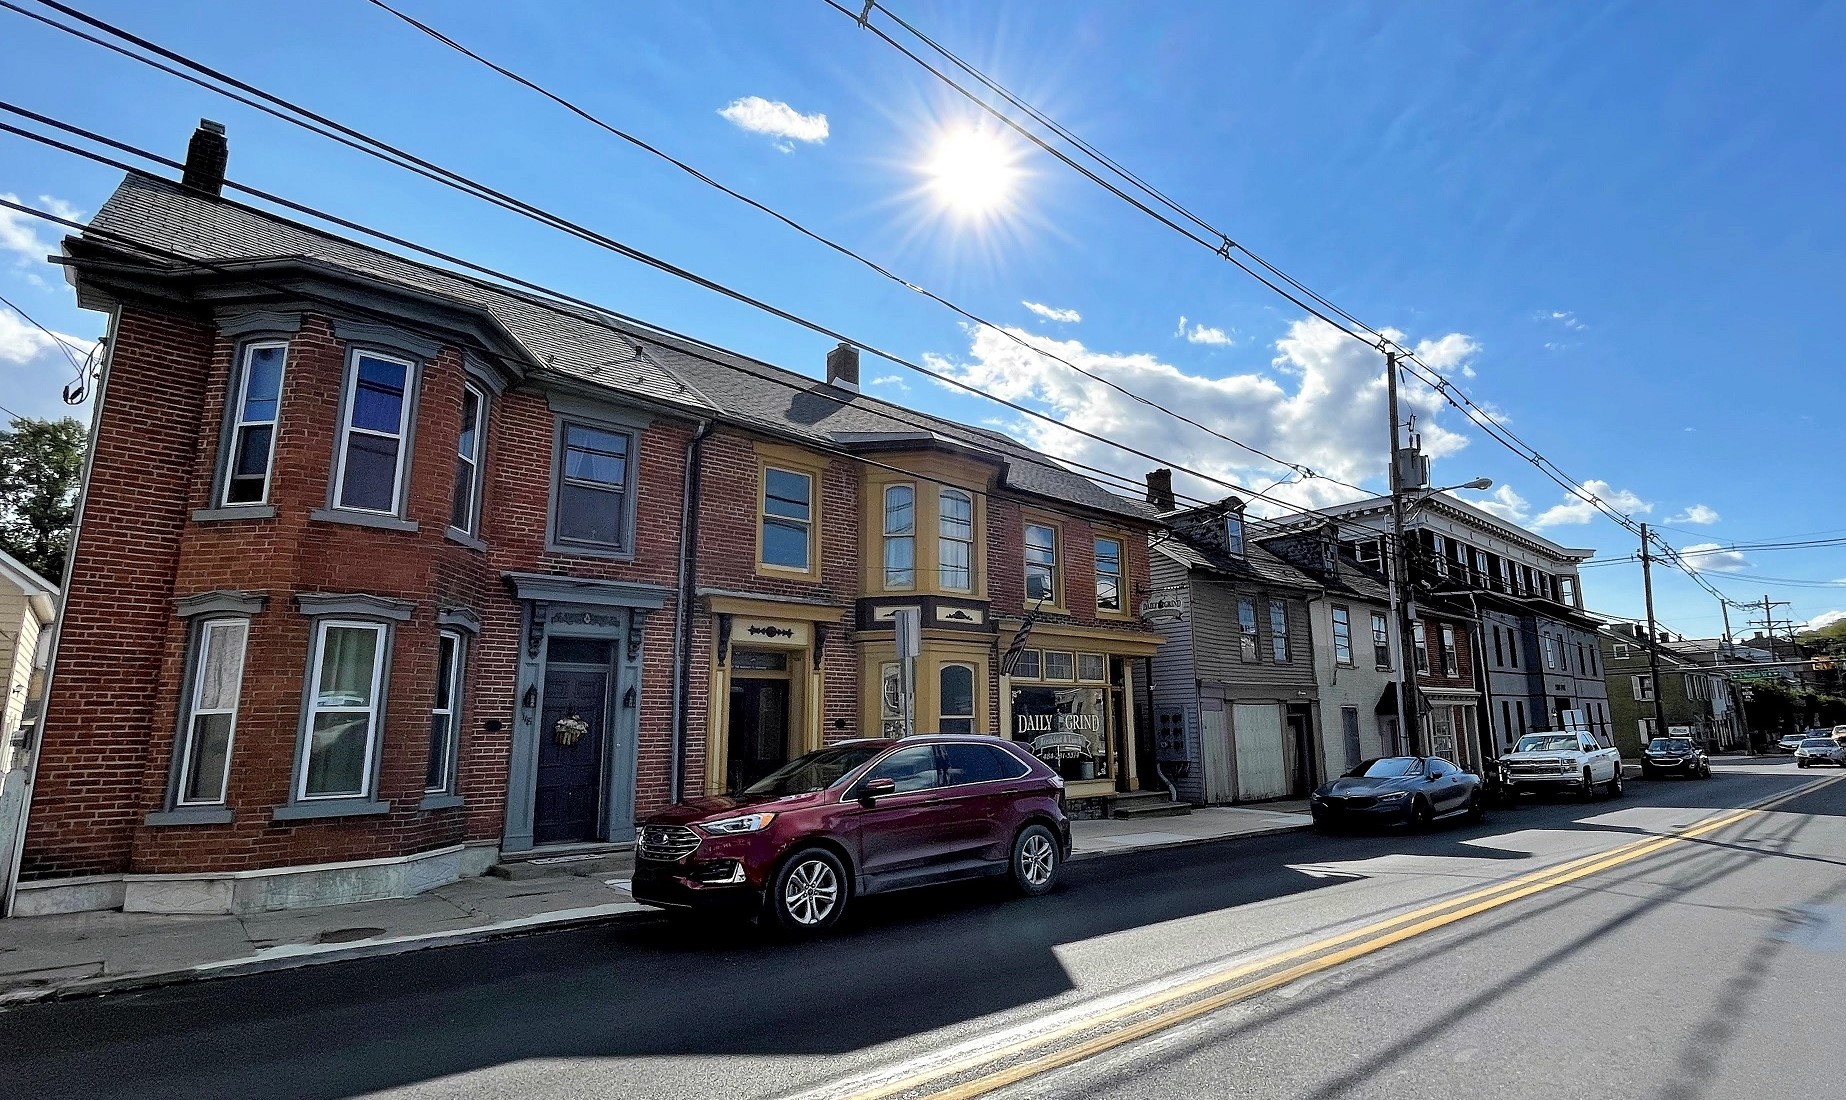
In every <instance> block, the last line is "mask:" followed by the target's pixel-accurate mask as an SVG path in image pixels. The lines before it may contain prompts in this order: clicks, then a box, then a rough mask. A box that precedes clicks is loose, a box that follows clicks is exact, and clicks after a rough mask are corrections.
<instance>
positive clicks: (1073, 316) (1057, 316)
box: [1019, 302, 1083, 325]
mask: <svg viewBox="0 0 1846 1100" xmlns="http://www.w3.org/2000/svg"><path fill="white" fill-rule="evenodd" d="M1019 304H1020V305H1022V306H1024V307H1026V308H1027V309H1029V310H1031V311H1032V312H1033V313H1036V314H1038V315H1039V316H1040V317H1043V318H1044V319H1045V320H1047V321H1056V322H1058V323H1059V324H1061V325H1074V324H1076V323H1077V322H1078V321H1081V320H1083V314H1081V313H1078V312H1077V311H1076V310H1074V309H1059V308H1057V307H1056V306H1048V305H1045V304H1043V303H1042V302H1020V303H1019Z"/></svg>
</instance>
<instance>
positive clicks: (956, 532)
mask: <svg viewBox="0 0 1846 1100" xmlns="http://www.w3.org/2000/svg"><path fill="white" fill-rule="evenodd" d="M936 508H937V511H938V512H939V513H940V514H939V515H938V517H937V520H936V528H937V535H936V556H937V558H938V561H937V563H936V571H937V574H938V578H939V580H940V581H941V583H942V587H943V588H946V589H951V590H953V591H956V592H967V591H970V590H972V589H973V588H974V498H973V497H971V496H969V495H968V494H967V493H964V492H962V491H961V490H960V489H944V490H942V491H941V492H939V493H937V494H936Z"/></svg>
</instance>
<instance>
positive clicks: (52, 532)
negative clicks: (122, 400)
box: [0, 416, 88, 584]
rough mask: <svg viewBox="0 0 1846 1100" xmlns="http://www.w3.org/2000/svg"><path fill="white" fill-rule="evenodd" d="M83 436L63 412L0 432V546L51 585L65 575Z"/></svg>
mask: <svg viewBox="0 0 1846 1100" xmlns="http://www.w3.org/2000/svg"><path fill="white" fill-rule="evenodd" d="M87 436H88V433H87V432H86V431H85V429H84V426H83V425H82V424H81V423H79V422H78V421H76V420H73V419H72V418H70V417H68V416H67V417H64V418H62V419H59V420H40V419H34V418H32V417H20V418H18V419H15V420H14V421H13V422H12V424H11V426H9V427H8V428H6V429H4V430H0V550H5V551H6V552H7V553H9V554H11V555H13V556H14V557H15V558H18V559H19V560H20V561H22V562H25V563H26V564H27V565H28V566H30V567H31V568H32V569H33V571H34V572H36V573H38V575H39V576H41V577H44V578H45V579H46V580H49V581H51V582H52V583H53V584H59V583H61V582H62V580H63V577H64V556H65V554H66V553H68V552H69V550H70V536H71V524H72V523H73V522H74V521H75V520H76V514H77V486H78V482H79V481H80V480H81V478H82V477H83V452H84V444H85V441H86V439H87Z"/></svg>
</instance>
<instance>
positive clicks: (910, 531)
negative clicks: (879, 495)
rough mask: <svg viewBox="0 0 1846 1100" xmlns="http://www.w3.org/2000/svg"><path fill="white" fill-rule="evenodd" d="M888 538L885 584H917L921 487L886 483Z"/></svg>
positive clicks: (910, 586) (894, 585)
mask: <svg viewBox="0 0 1846 1100" xmlns="http://www.w3.org/2000/svg"><path fill="white" fill-rule="evenodd" d="M884 540H885V541H884V563H885V565H884V568H885V587H886V588H914V587H916V583H917V491H916V488H915V487H914V486H910V485H887V486H885V522H884Z"/></svg>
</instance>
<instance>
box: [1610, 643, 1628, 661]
mask: <svg viewBox="0 0 1846 1100" xmlns="http://www.w3.org/2000/svg"><path fill="white" fill-rule="evenodd" d="M1610 649H1611V650H1612V651H1613V656H1614V658H1615V659H1616V660H1618V661H1626V660H1627V659H1628V652H1629V650H1628V643H1627V642H1616V643H1615V644H1614V645H1613V646H1611V647H1610Z"/></svg>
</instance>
